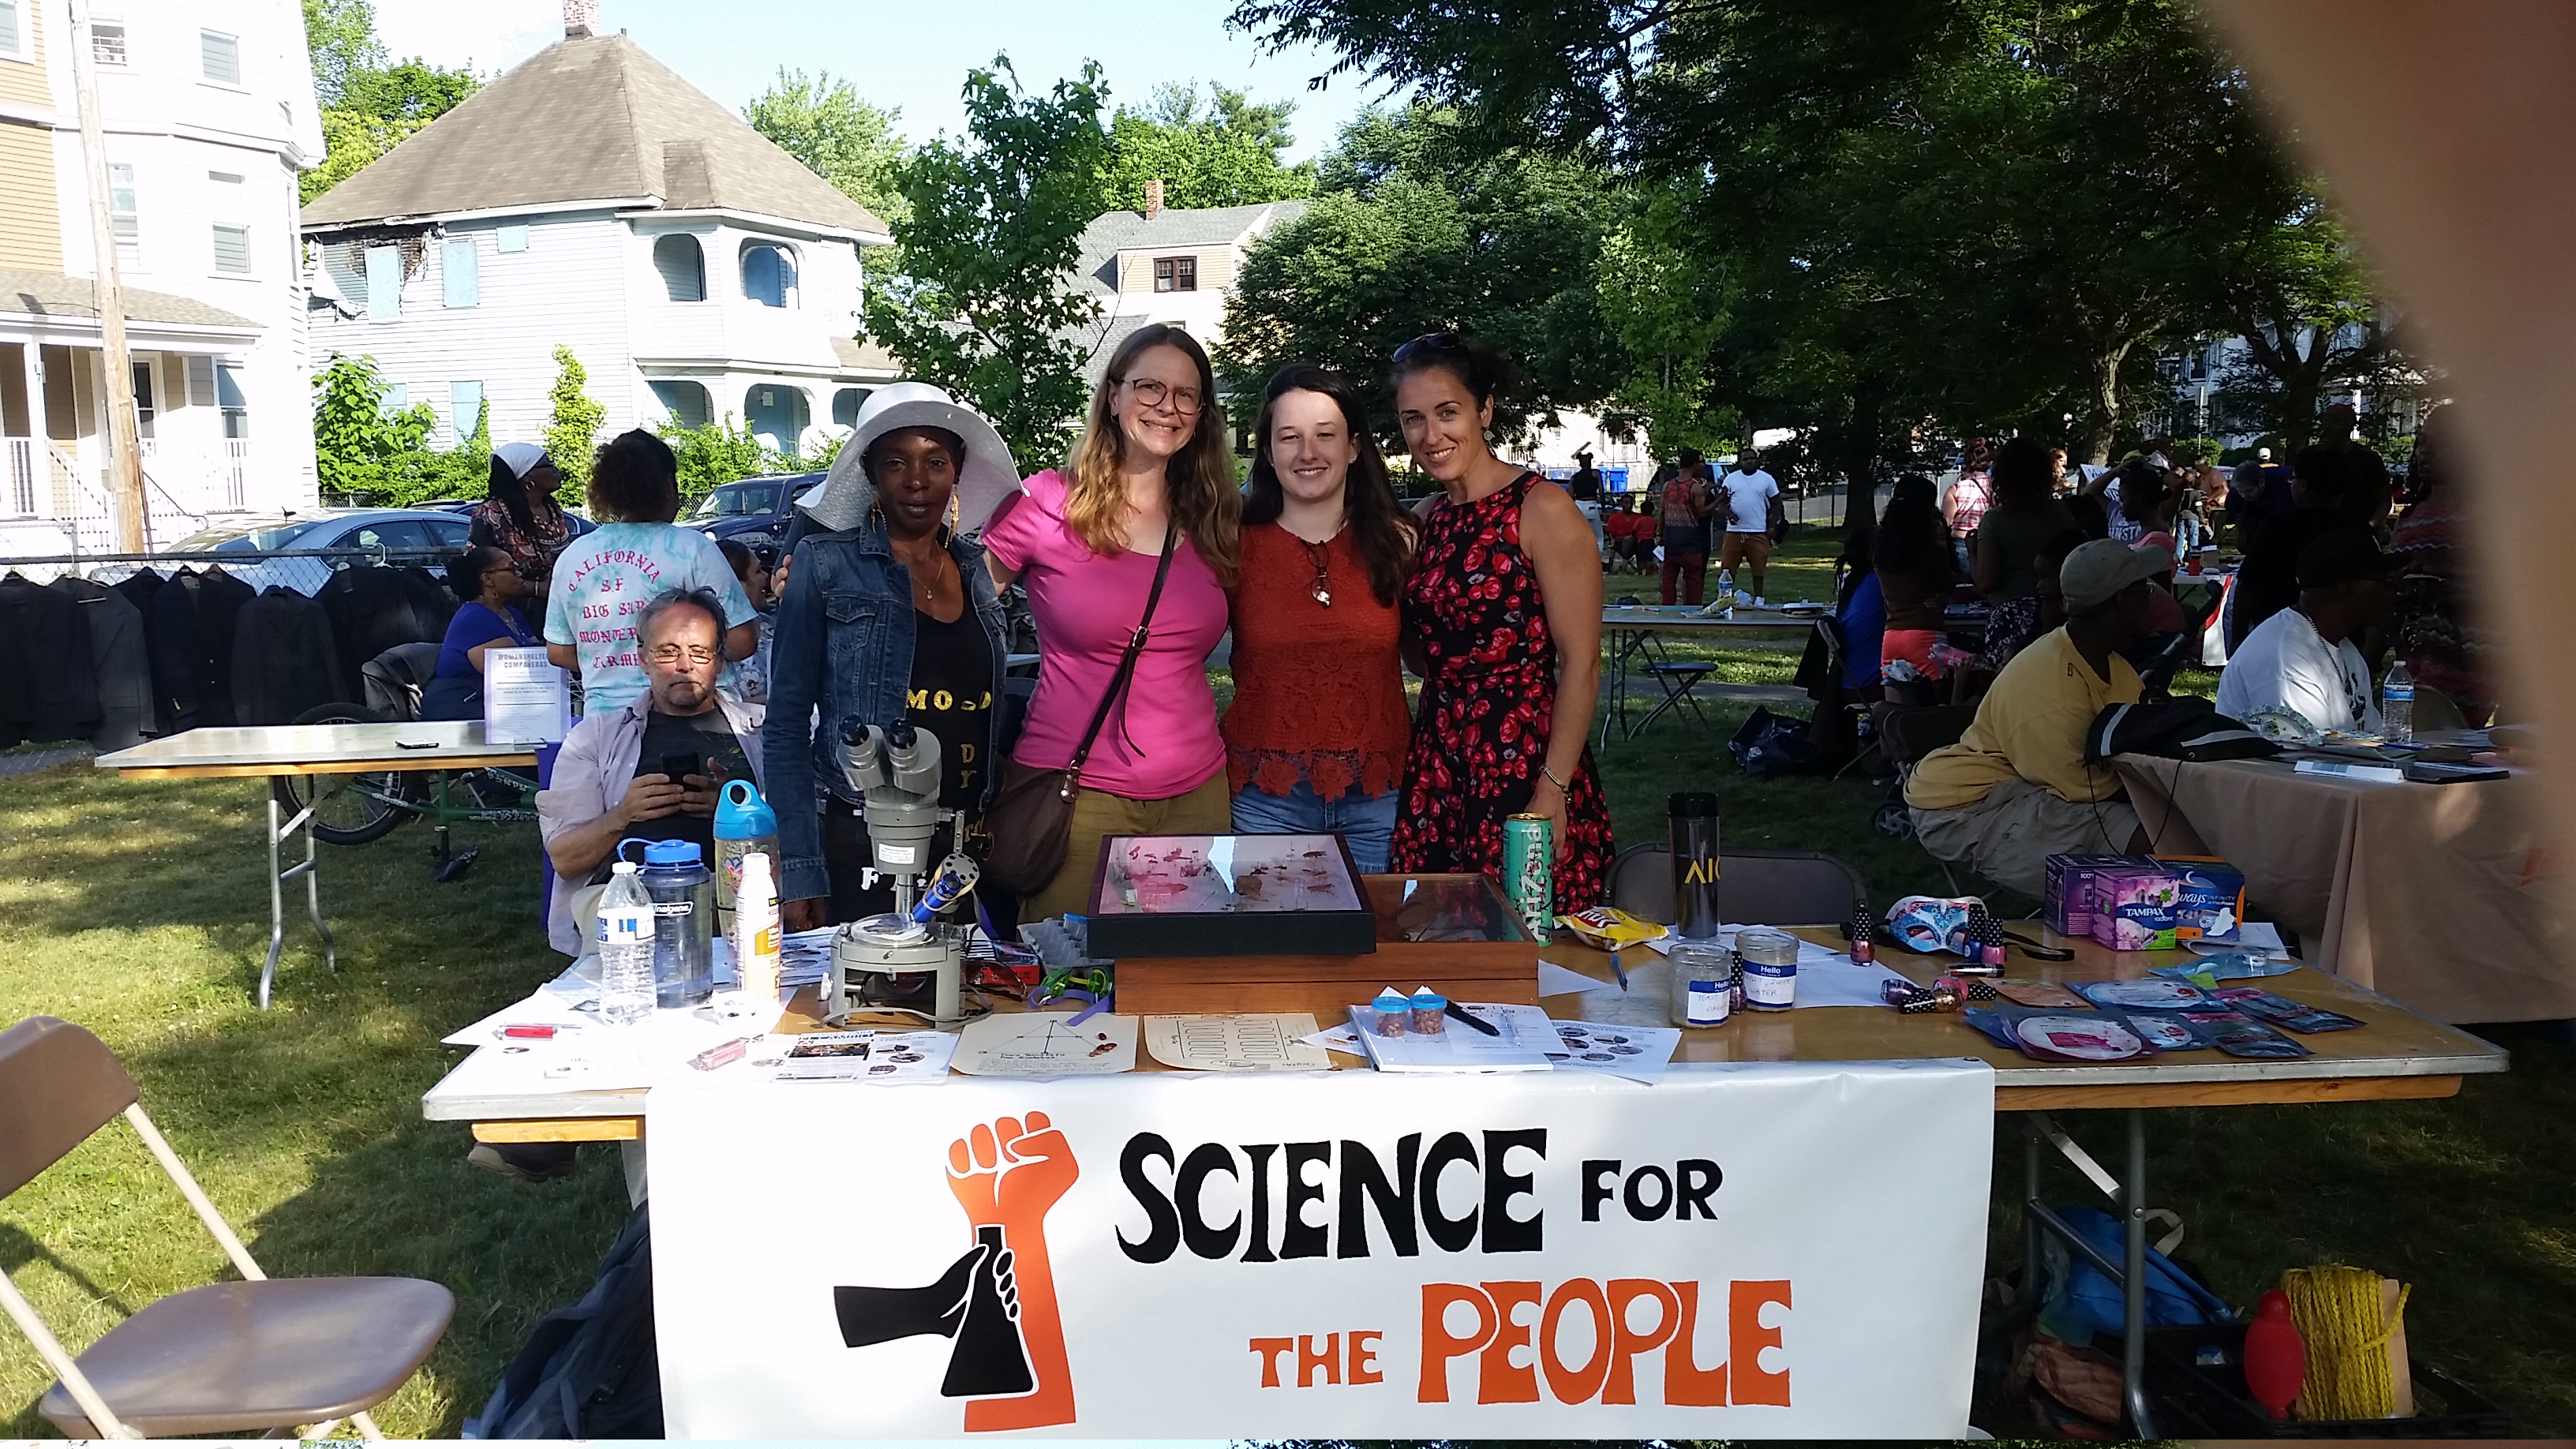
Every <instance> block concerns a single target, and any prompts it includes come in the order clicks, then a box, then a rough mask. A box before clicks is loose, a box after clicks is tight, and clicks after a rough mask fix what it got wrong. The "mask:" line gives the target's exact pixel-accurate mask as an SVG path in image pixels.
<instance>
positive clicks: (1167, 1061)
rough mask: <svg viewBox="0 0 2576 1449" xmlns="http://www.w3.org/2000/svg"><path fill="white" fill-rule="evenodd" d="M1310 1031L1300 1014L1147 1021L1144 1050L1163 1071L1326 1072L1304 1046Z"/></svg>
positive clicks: (1319, 1054) (1325, 1062)
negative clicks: (1176, 1069)
mask: <svg viewBox="0 0 2576 1449" xmlns="http://www.w3.org/2000/svg"><path fill="white" fill-rule="evenodd" d="M1086 1024H1087V1023H1086ZM1314 1031H1315V1018H1314V1017H1313V1016H1312V1015H1309V1014H1307V1013H1305V1012H1260V1013H1246V1014H1240V1015H1224V1016H1149V1017H1146V1018H1145V1050H1146V1051H1148V1052H1150V1053H1152V1054H1153V1058H1154V1060H1156V1061H1158V1062H1161V1063H1162V1064H1163V1065H1165V1066H1167V1067H1183V1068H1187V1069H1189V1070H1192V1071H1203V1072H1324V1071H1330V1070H1332V1066H1333V1063H1332V1059H1331V1058H1329V1057H1327V1056H1325V1055H1324V1052H1323V1049H1322V1048H1320V1047H1314V1046H1309V1045H1307V1044H1306V1041H1305V1038H1307V1037H1309V1036H1312V1035H1313V1034H1314Z"/></svg>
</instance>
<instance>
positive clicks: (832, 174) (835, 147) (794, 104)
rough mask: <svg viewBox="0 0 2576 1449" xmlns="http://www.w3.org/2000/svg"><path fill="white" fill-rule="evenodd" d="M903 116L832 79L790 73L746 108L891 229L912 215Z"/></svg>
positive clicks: (761, 127)
mask: <svg viewBox="0 0 2576 1449" xmlns="http://www.w3.org/2000/svg"><path fill="white" fill-rule="evenodd" d="M902 114H903V113H902V112H900V111H897V110H890V109H886V108H882V107H879V106H874V105H870V104H869V103H868V102H867V101H865V100H862V99H860V97H859V92H858V88H857V87H855V86H853V85H851V84H850V83H849V82H848V81H846V80H840V79H836V78H835V77H834V76H833V75H832V73H831V72H830V71H827V70H826V71H817V72H815V73H814V75H813V76H811V77H808V76H807V75H806V74H805V72H803V71H801V70H789V69H788V68H787V67H785V66H780V67H779V68H778V78H777V79H776V80H775V81H772V82H771V83H770V87H769V89H768V90H766V91H763V92H761V93H760V94H759V95H757V96H754V97H752V100H751V104H749V105H747V106H744V107H743V108H742V118H743V119H744V120H745V121H748V122H750V123H751V128H752V129H753V130H755V131H758V132H759V133H760V134H762V135H764V136H767V137H768V138H769V139H770V140H772V141H775V142H777V143H778V146H779V149H781V150H783V151H785V152H786V153H787V154H788V155H790V156H793V157H795V158H796V159H797V160H799V161H802V162H804V163H805V167H806V169H807V170H809V171H812V172H813V173H814V174H815V175H817V176H820V177H822V178H823V179H824V180H826V181H829V182H831V183H832V185H833V186H834V187H836V188H838V189H839V190H840V192H841V194H842V195H844V196H847V197H848V198H850V199H851V200H852V201H855V202H857V203H858V204H859V205H861V206H864V207H866V208H867V209H868V210H870V211H872V212H875V213H876V214H877V215H878V216H879V217H881V218H883V219H884V220H885V221H887V222H889V223H891V222H893V221H895V220H897V219H898V218H900V217H901V216H902V215H903V214H904V211H905V203H904V199H903V190H902V188H901V186H900V185H899V184H898V183H897V180H896V169H897V168H898V167H899V166H901V165H902V162H903V136H902V135H901V134H900V133H899V132H897V131H896V130H895V123H896V122H897V121H898V120H900V119H902Z"/></svg>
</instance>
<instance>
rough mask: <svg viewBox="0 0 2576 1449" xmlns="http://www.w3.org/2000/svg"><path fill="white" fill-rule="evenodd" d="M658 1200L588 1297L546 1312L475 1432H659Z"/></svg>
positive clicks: (629, 1228)
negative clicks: (652, 1218)
mask: <svg viewBox="0 0 2576 1449" xmlns="http://www.w3.org/2000/svg"><path fill="white" fill-rule="evenodd" d="M650 1212H651V1204H649V1203H648V1204H646V1205H645V1206H643V1207H639V1208H637V1209H636V1210H635V1216H633V1217H631V1218H628V1219H627V1220H626V1227H625V1230H624V1231H622V1232H620V1233H619V1234H618V1235H617V1242H616V1245H615V1246H613V1247H611V1248H610V1249H609V1250H608V1257H607V1258H606V1260H604V1261H603V1262H601V1264H600V1265H599V1279H598V1281H597V1282H594V1283H593V1284H591V1285H590V1291H589V1292H588V1293H585V1294H583V1295H582V1297H581V1301H580V1302H578V1303H575V1304H573V1305H572V1306H571V1307H569V1308H558V1309H556V1310H555V1311H554V1312H552V1313H549V1314H547V1315H546V1316H545V1317H544V1318H542V1319H540V1320H538V1322H537V1326H536V1327H535V1329H533V1330H531V1331H530V1332H529V1334H528V1341H527V1342H526V1343H524V1344H522V1345H520V1347H519V1352H518V1354H517V1355H516V1356H514V1357H513V1358H512V1359H511V1360H510V1367H509V1368H508V1369H506V1370H504V1371H503V1373H502V1375H501V1384H500V1387H498V1388H496V1389H494V1390H493V1391H492V1400H491V1402H490V1403H487V1404H485V1405H484V1406H483V1412H482V1413H481V1414H480V1415H478V1416H476V1417H474V1418H471V1419H468V1420H466V1421H465V1428H464V1437H465V1438H468V1439H659V1438H661V1437H662V1362H661V1358H660V1356H659V1355H658V1354H657V1353H656V1352H655V1351H654V1345H653V1234H652V1229H651V1226H650V1223H649V1221H648V1214H649V1213H650Z"/></svg>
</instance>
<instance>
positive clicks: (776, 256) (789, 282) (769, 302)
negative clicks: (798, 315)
mask: <svg viewBox="0 0 2576 1449" xmlns="http://www.w3.org/2000/svg"><path fill="white" fill-rule="evenodd" d="M742 295H743V296H744V297H745V298H747V299H749V300H751V301H754V302H757V303H759V304H760V305H761V306H763V307H793V306H795V305H796V254H795V253H794V252H791V251H789V250H788V249H787V248H785V247H783V246H777V245H774V244H772V243H769V242H745V243H743V247H742Z"/></svg>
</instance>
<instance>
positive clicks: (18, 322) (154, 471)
mask: <svg viewBox="0 0 2576 1449" xmlns="http://www.w3.org/2000/svg"><path fill="white" fill-rule="evenodd" d="M93 16H94V20H93V24H92V27H91V40H90V49H91V54H92V56H93V57H94V58H95V59H96V61H97V74H98V91H99V110H100V115H101V121H102V129H103V131H104V133H105V141H106V151H107V158H106V159H107V163H108V168H109V175H108V198H109V208H110V214H111V218H112V221H111V225H112V227H113V230H114V232H115V235H116V242H117V253H118V261H117V270H118V274H119V277H120V279H121V281H122V282H123V285H124V287H125V311H126V335H127V342H128V345H129V347H130V348H131V349H132V352H133V369H134V392H135V403H136V414H137V416H136V423H137V427H138V430H139V431H140V433H141V435H142V443H143V471H144V478H145V485H144V494H145V501H146V504H147V527H146V537H147V539H149V540H150V541H151V542H152V543H153V544H155V545H166V544H169V543H171V542H174V541H175V540H177V539H178V538H180V537H181V536H183V535H185V534H187V533H189V532H192V531H194V530H195V529H196V528H197V527H199V526H201V525H202V524H203V523H204V522H206V520H207V519H208V518H209V517H212V516H219V515H223V514H228V513H243V512H248V513H270V514H274V513H276V512H279V511H282V510H285V509H300V508H308V507H310V506H312V503H313V500H314V478H313V441H312V430H311V428H310V427H309V426H307V422H306V419H307V416H308V409H309V403H308V400H307V378H308V377H309V367H308V361H307V352H306V338H305V324H304V312H305V301H304V292H303V286H302V281H301V278H300V275H299V270H298V267H297V263H296V256H295V247H296V242H295V203H296V173H297V172H299V171H301V170H303V169H305V168H306V167H309V166H312V165H313V164H315V163H316V162H317V161H319V160H320V159H321V155H322V132H321V125H320V121H319V119H318V117H317V115H316V111H315V107H314V98H313V77H312V71H311V68H310V67H309V65H308V64H307V62H306V59H305V46H304V16H303V11H302V10H301V8H300V7H299V6H298V4H297V3H296V0H121V3H104V4H101V5H98V6H94V7H93ZM70 31H71V25H70V20H69V7H68V6H66V5H63V4H61V3H39V0H0V436H5V442H0V554H6V555H9V556H14V557H21V558H23V557H28V556H32V555H40V554H48V553H57V552H63V551H67V550H69V549H71V548H73V547H75V546H77V547H78V548H80V549H82V550H93V549H104V548H106V547H109V546H110V545H111V543H112V540H113V536H114V533H113V529H112V527H111V525H110V521H109V508H108V498H109V484H108V481H107V454H106V446H105V434H106V433H107V431H108V425H107V404H106V387H105V383H104V374H103V373H102V372H101V371H100V366H101V357H102V356H103V354H102V352H101V337H100V324H99V319H98V305H97V292H96V283H95V278H96V275H97V270H98V268H97V255H98V254H97V249H96V246H95V244H94V242H93V238H92V231H91V226H90V194H89V183H88V175H89V172H88V166H87V161H86V159H85V157H84V156H83V153H82V150H81V136H80V117H79V111H78V105H77V102H76V100H75V91H74V88H73V80H72V59H71V51H70V48H69V46H68V45H67V44H66V41H67V39H68V37H69V35H70Z"/></svg>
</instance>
